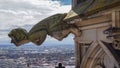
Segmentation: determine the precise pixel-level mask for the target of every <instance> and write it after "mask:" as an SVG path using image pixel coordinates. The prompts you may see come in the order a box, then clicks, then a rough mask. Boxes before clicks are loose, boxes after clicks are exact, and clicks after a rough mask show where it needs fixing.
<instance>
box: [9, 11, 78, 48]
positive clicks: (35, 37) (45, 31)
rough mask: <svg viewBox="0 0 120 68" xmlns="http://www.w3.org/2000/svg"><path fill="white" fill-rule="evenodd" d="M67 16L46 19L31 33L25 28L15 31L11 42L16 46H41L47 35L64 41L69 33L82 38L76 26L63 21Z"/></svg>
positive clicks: (57, 15)
mask: <svg viewBox="0 0 120 68" xmlns="http://www.w3.org/2000/svg"><path fill="white" fill-rule="evenodd" d="M66 15H67V14H66V13H65V14H55V15H52V16H50V17H48V18H45V19H43V20H42V21H40V22H39V23H37V24H36V25H35V26H33V28H32V29H31V30H30V31H29V32H27V31H26V30H25V29H23V28H17V29H13V30H12V31H11V32H10V33H9V34H8V36H9V37H10V38H11V42H12V43H14V44H15V45H16V46H20V45H22V44H25V43H28V42H33V43H35V44H36V45H41V44H42V43H43V42H44V40H45V39H46V36H47V35H50V36H52V37H54V38H56V39H57V40H62V39H63V38H65V37H66V36H67V35H68V34H69V33H73V34H74V35H75V36H80V31H79V30H78V29H77V28H76V27H75V26H74V25H70V24H67V23H66V22H65V21H63V19H64V17H65V16H66Z"/></svg>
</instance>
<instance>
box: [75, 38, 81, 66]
mask: <svg viewBox="0 0 120 68" xmlns="http://www.w3.org/2000/svg"><path fill="white" fill-rule="evenodd" d="M81 54H82V52H81V45H80V44H79V43H78V42H77V40H75V57H76V62H75V66H76V67H75V68H80V64H81V60H82V55H81Z"/></svg>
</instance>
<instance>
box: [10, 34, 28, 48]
mask: <svg viewBox="0 0 120 68" xmlns="http://www.w3.org/2000/svg"><path fill="white" fill-rule="evenodd" d="M8 36H9V37H10V38H11V43H13V44H15V45H16V46H21V45H22V44H25V43H27V42H29V40H27V39H26V40H21V41H20V40H18V39H17V38H16V37H15V36H13V35H10V34H8Z"/></svg>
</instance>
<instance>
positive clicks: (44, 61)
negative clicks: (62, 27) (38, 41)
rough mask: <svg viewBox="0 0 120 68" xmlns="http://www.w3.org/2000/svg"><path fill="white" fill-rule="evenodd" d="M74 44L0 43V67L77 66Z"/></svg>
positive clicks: (68, 67) (50, 67) (67, 67)
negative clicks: (20, 45)
mask: <svg viewBox="0 0 120 68" xmlns="http://www.w3.org/2000/svg"><path fill="white" fill-rule="evenodd" d="M74 52H75V50H74V45H53V46H52V45H51V46H33V45H27V46H25V47H15V46H12V45H0V68H55V66H56V65H57V64H58V63H59V62H60V63H62V64H63V65H64V66H65V67H66V68H75V55H74Z"/></svg>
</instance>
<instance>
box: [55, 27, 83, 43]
mask: <svg viewBox="0 0 120 68" xmlns="http://www.w3.org/2000/svg"><path fill="white" fill-rule="evenodd" d="M70 33H72V34H74V35H75V37H79V36H80V35H81V31H80V30H78V29H77V28H69V29H66V30H62V31H61V32H55V33H53V37H54V38H56V39H57V40H59V41H61V40H62V39H63V38H65V37H67V36H68V35H69V34H70Z"/></svg>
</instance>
